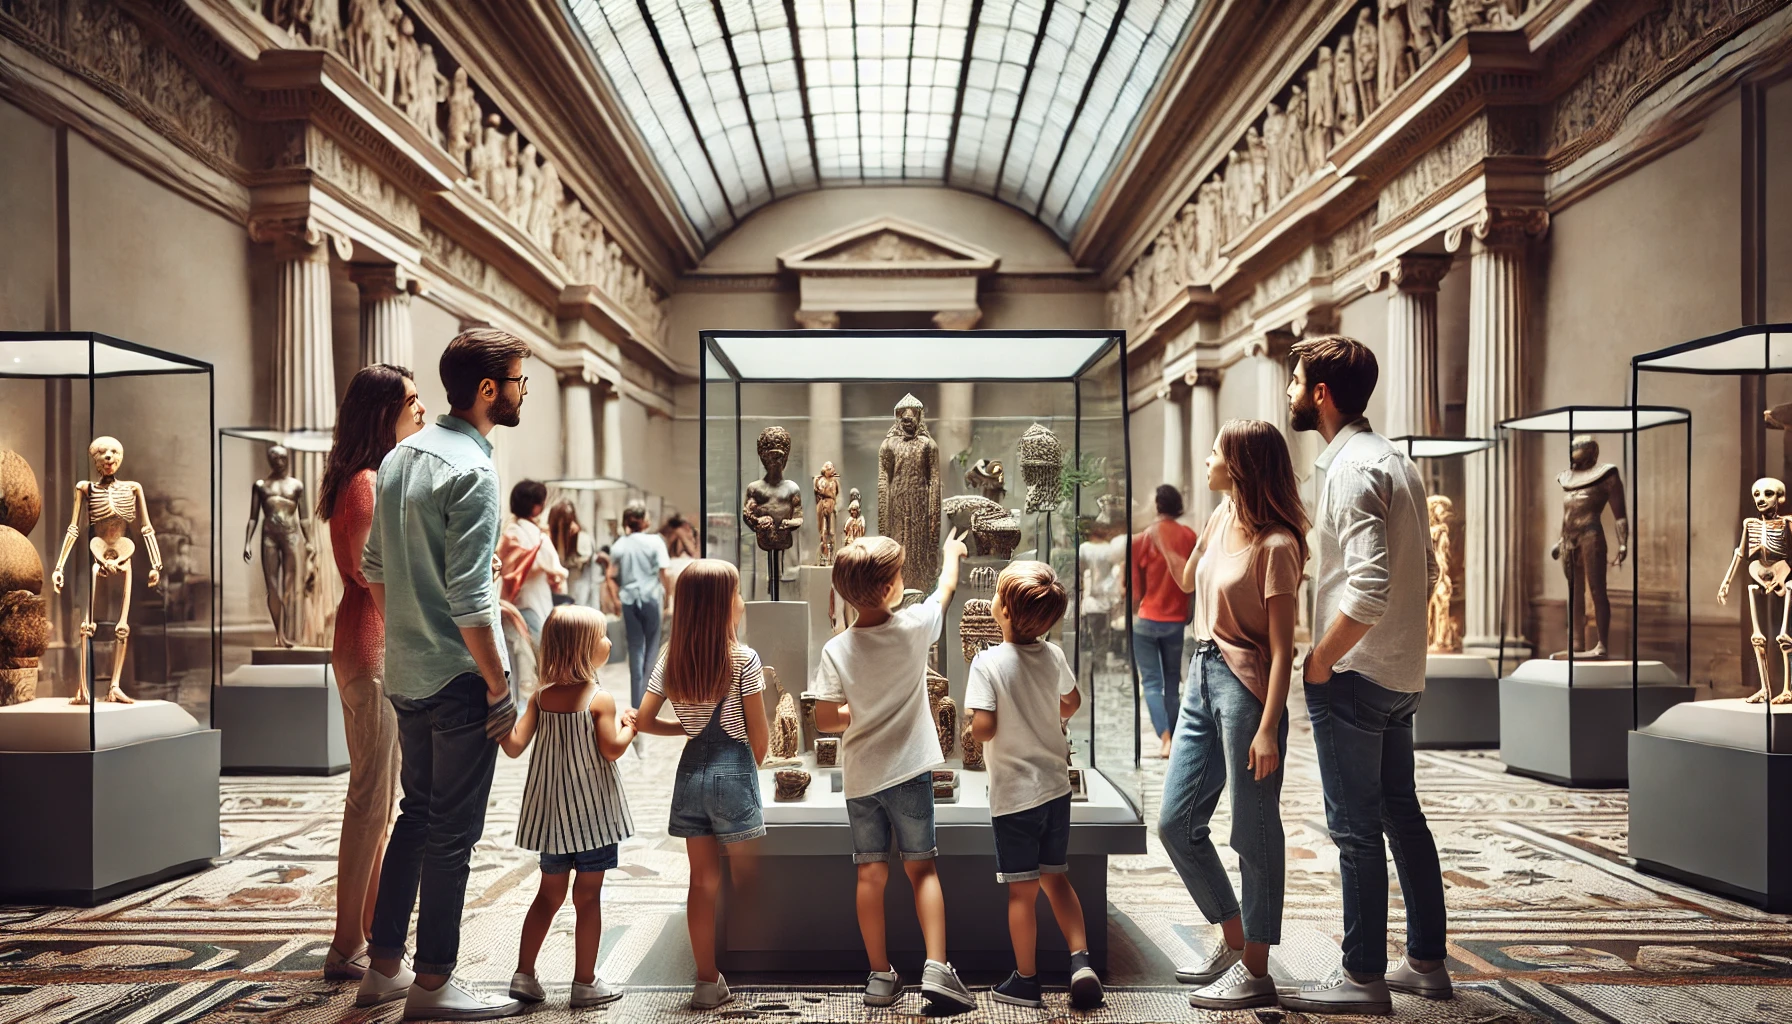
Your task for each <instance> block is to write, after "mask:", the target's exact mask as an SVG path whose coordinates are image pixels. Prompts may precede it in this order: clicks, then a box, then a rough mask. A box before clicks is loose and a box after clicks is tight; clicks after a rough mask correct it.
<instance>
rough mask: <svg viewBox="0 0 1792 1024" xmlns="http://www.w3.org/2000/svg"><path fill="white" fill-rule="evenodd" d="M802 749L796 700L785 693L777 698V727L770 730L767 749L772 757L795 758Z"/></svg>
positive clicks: (801, 735)
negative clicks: (769, 740) (769, 741)
mask: <svg viewBox="0 0 1792 1024" xmlns="http://www.w3.org/2000/svg"><path fill="white" fill-rule="evenodd" d="M802 747H803V726H802V721H801V719H799V718H798V717H797V711H796V698H795V697H792V696H791V695H790V694H789V693H785V694H784V695H783V696H782V697H779V698H778V725H777V728H775V729H773V730H772V735H771V743H770V745H769V748H768V749H769V750H770V753H771V755H772V756H773V757H795V756H796V755H797V752H798V751H799V750H801V749H802Z"/></svg>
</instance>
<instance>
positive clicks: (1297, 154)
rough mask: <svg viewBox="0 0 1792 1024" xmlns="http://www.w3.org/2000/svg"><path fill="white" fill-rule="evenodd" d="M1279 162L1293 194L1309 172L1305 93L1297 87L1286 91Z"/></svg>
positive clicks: (1289, 189)
mask: <svg viewBox="0 0 1792 1024" xmlns="http://www.w3.org/2000/svg"><path fill="white" fill-rule="evenodd" d="M1281 160H1282V174H1283V176H1284V177H1285V178H1286V179H1287V181H1288V191H1289V192H1294V191H1296V190H1298V189H1299V188H1300V183H1301V182H1303V181H1305V180H1306V179H1307V172H1308V171H1309V170H1311V167H1310V166H1309V165H1308V163H1307V92H1306V90H1305V89H1302V88H1301V87H1300V86H1298V85H1296V86H1293V87H1292V88H1290V89H1289V90H1288V131H1287V133H1286V134H1285V135H1283V137H1282V153H1281Z"/></svg>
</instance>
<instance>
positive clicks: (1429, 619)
mask: <svg viewBox="0 0 1792 1024" xmlns="http://www.w3.org/2000/svg"><path fill="white" fill-rule="evenodd" d="M1425 508H1426V510H1427V512H1429V513H1430V518H1431V550H1432V553H1433V554H1435V555H1436V556H1437V583H1436V584H1434V585H1433V586H1432V588H1431V598H1430V600H1429V601H1427V602H1426V604H1425V633H1426V639H1427V640H1428V641H1429V643H1428V644H1427V648H1428V649H1429V650H1430V651H1431V653H1432V654H1461V653H1462V627H1461V626H1459V625H1457V624H1456V616H1455V614H1454V613H1453V612H1452V611H1451V610H1450V605H1451V604H1452V603H1454V600H1455V596H1456V584H1455V583H1454V582H1453V581H1452V580H1451V579H1450V523H1451V521H1453V520H1454V519H1455V518H1456V514H1455V511H1454V508H1453V504H1452V502H1451V501H1450V499H1448V498H1446V497H1444V496H1443V495H1441V494H1433V495H1432V496H1431V497H1429V498H1427V499H1425Z"/></svg>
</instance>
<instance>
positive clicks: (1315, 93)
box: [1307, 46, 1338, 168]
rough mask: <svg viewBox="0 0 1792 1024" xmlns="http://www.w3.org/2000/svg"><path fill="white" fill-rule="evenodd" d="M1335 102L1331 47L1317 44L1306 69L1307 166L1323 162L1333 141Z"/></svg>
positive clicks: (1316, 166) (1334, 140) (1315, 166)
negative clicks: (1311, 65) (1316, 55)
mask: <svg viewBox="0 0 1792 1024" xmlns="http://www.w3.org/2000/svg"><path fill="white" fill-rule="evenodd" d="M1337 126H1338V105H1337V99H1336V95H1335V92H1334V90H1333V88H1332V48H1331V47H1329V46H1321V47H1320V48H1319V53H1318V58H1317V62H1316V63H1315V64H1314V65H1313V70H1311V71H1308V72H1307V166H1308V167H1309V168H1318V167H1322V166H1324V165H1325V158H1326V155H1327V154H1329V153H1330V152H1331V151H1332V144H1333V143H1334V142H1336V141H1337Z"/></svg>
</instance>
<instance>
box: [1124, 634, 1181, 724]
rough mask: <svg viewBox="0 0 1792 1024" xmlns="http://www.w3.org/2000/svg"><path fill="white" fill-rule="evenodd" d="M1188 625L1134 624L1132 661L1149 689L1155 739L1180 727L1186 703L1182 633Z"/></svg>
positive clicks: (1147, 701) (1147, 698) (1147, 703)
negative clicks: (1179, 717) (1180, 710)
mask: <svg viewBox="0 0 1792 1024" xmlns="http://www.w3.org/2000/svg"><path fill="white" fill-rule="evenodd" d="M1185 626H1186V623H1181V622H1158V621H1157V620H1156V619H1141V618H1138V617H1137V616H1134V617H1133V620H1132V659H1133V662H1134V663H1135V664H1137V665H1138V666H1139V685H1140V686H1142V687H1144V688H1145V710H1147V711H1149V712H1151V735H1153V736H1162V735H1163V734H1164V733H1166V732H1169V731H1170V729H1171V728H1172V727H1173V726H1175V724H1176V709H1177V708H1178V707H1179V706H1180V705H1181V703H1182V630H1183V628H1184V627H1185Z"/></svg>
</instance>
